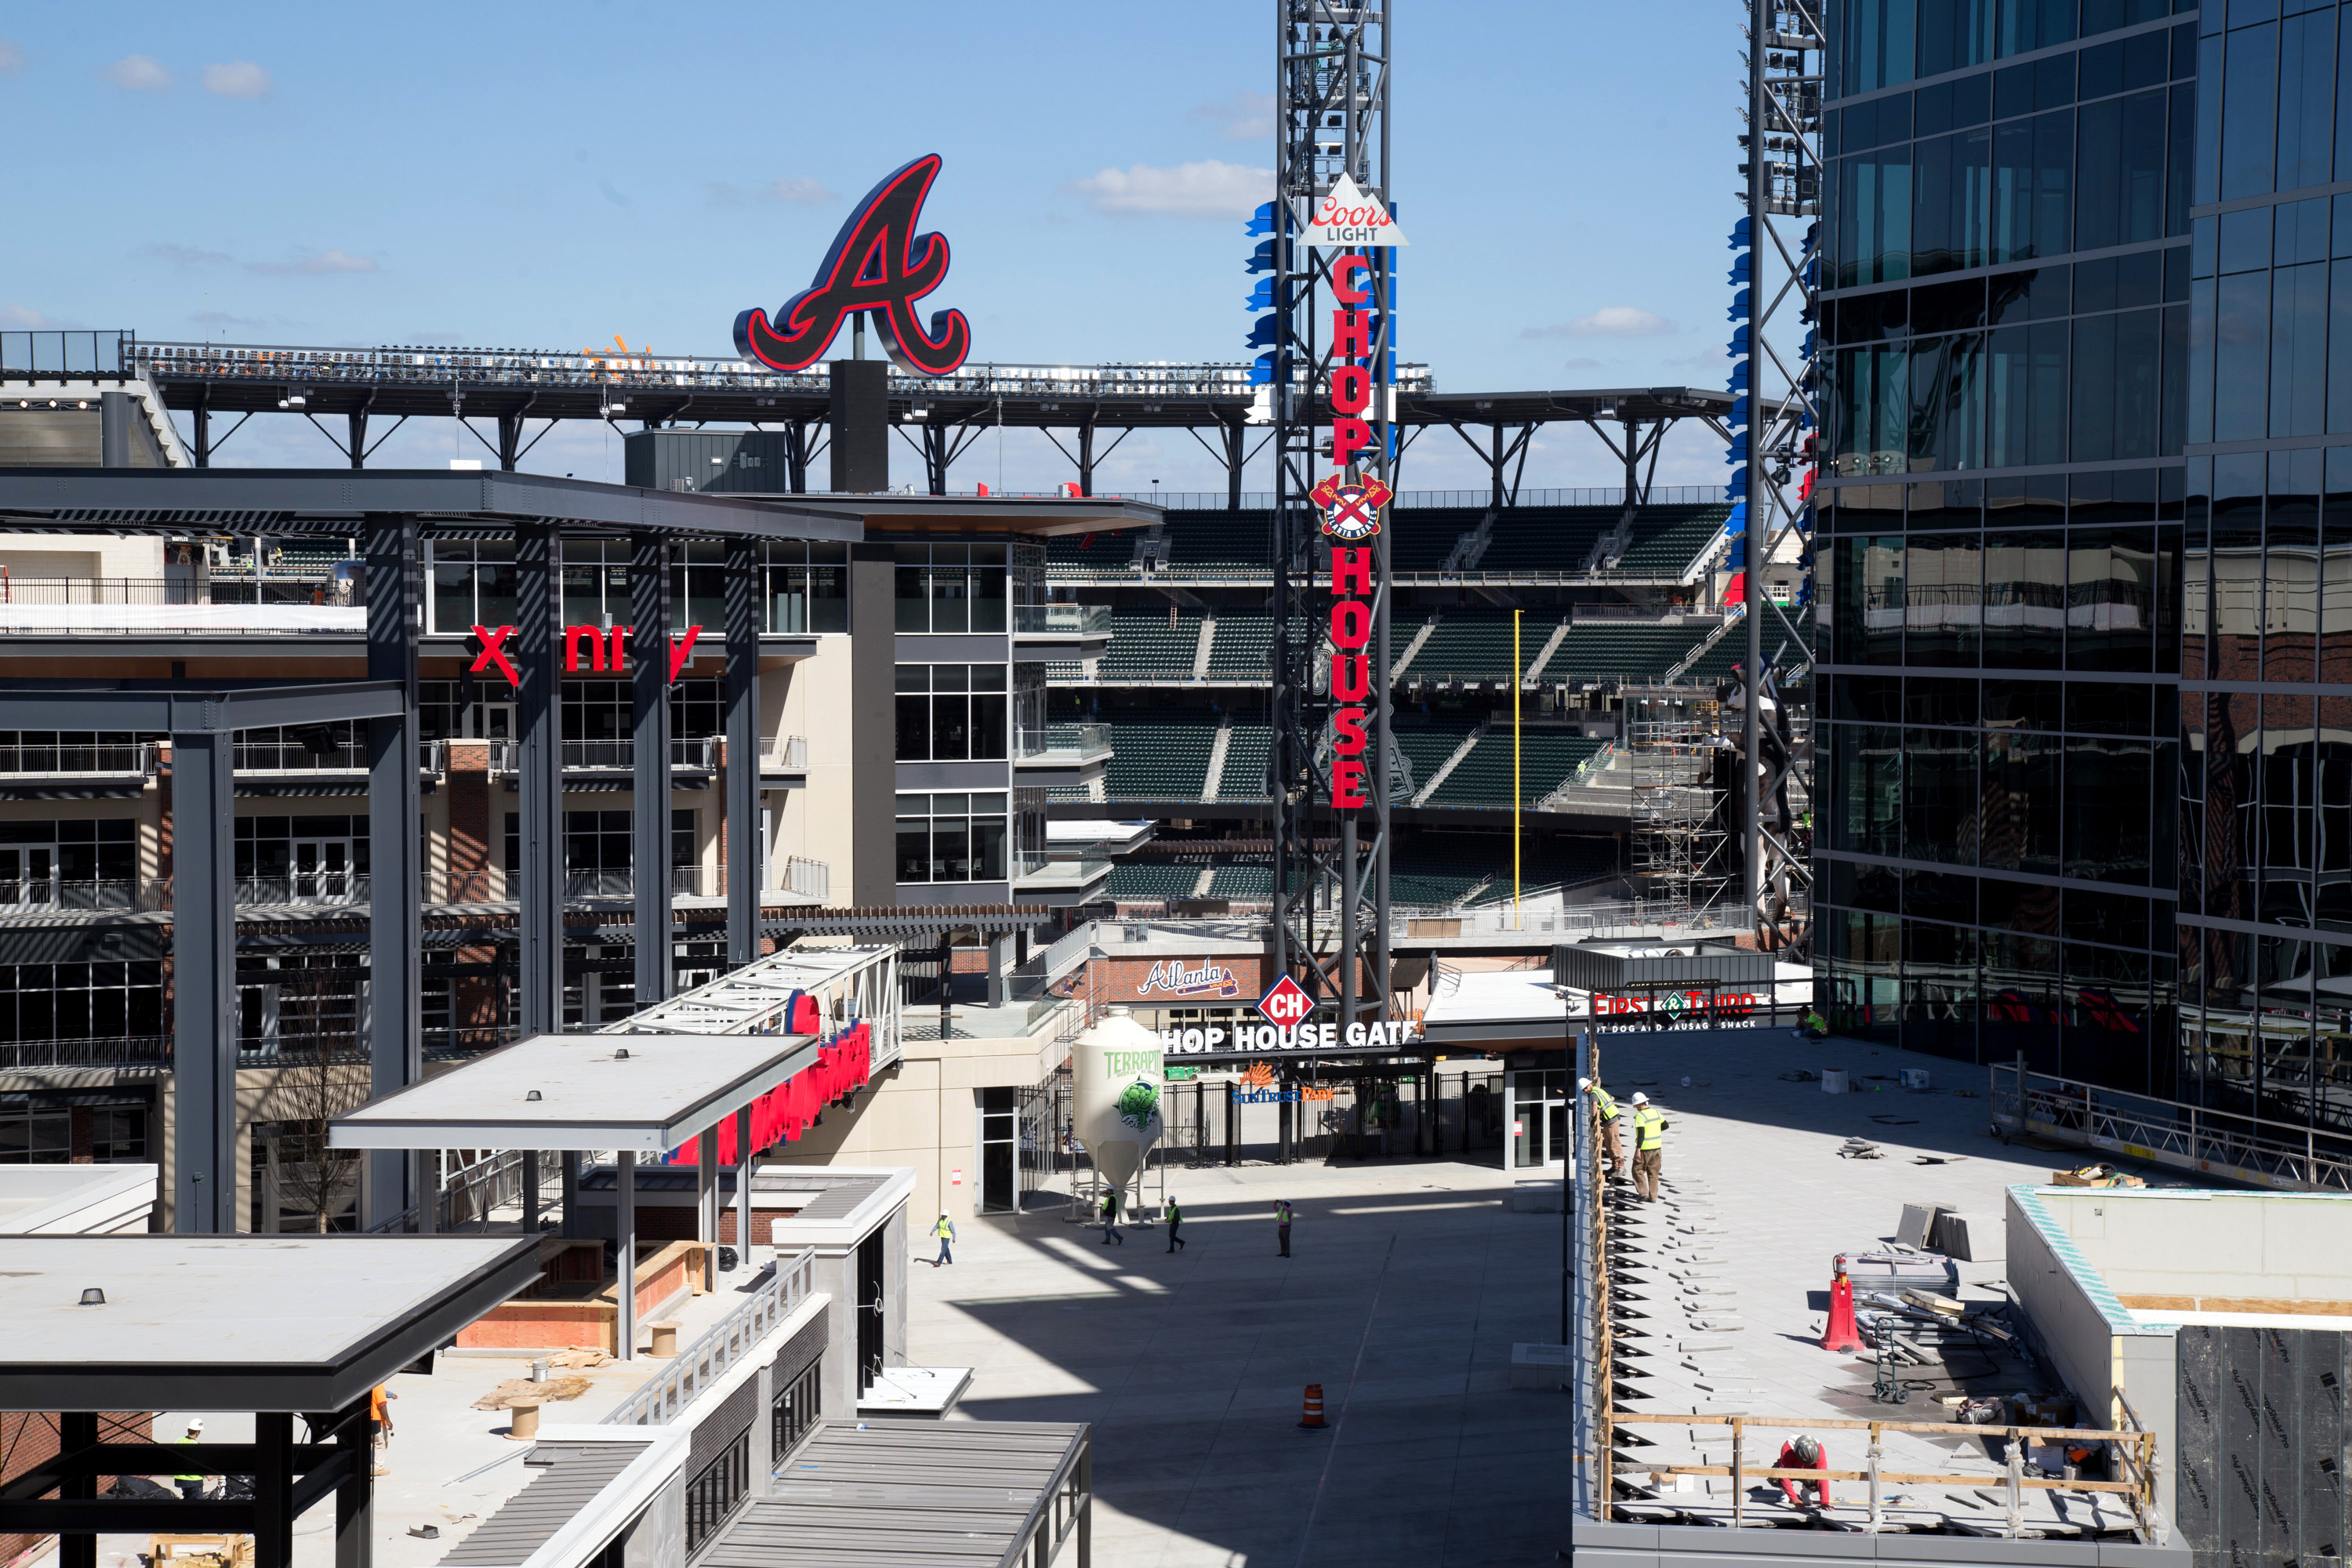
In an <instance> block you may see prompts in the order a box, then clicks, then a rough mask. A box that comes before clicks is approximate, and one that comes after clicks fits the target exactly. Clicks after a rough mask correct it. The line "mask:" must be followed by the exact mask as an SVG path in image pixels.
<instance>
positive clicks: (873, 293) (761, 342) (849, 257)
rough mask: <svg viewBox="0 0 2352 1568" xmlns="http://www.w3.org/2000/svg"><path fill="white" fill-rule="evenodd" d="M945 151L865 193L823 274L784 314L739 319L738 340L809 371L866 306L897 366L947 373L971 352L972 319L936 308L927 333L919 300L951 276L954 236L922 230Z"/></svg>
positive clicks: (758, 353)
mask: <svg viewBox="0 0 2352 1568" xmlns="http://www.w3.org/2000/svg"><path fill="white" fill-rule="evenodd" d="M939 174H940V155H939V154H938V153H931V154H929V156H927V157H922V158H918V159H916V160H915V161H914V162H913V163H909V164H908V165H907V166H906V167H905V168H903V169H900V170H899V171H898V173H897V174H892V175H891V176H890V177H889V178H887V179H886V180H884V181H883V182H882V183H881V184H878V185H877V186H875V187H874V188H873V189H872V190H871V191H869V192H867V193H866V199H865V200H864V201H862V202H860V203H858V204H857V210H856V211H855V212H853V213H851V214H850V216H849V221H848V222H846V223H845V224H843V225H842V226H841V232H840V233H839V234H837V235H835V236H834V238H833V248H832V249H831V250H828V251H826V252H825V256H824V261H823V262H822V263H820V264H819V265H818V267H817V269H816V280H815V281H814V283H812V284H811V285H810V286H809V287H808V288H806V289H802V290H801V291H800V292H799V293H797V294H795V295H793V297H792V299H791V300H788V301H787V302H786V303H785V305H784V308H783V309H782V310H779V311H777V312H776V318H775V321H773V323H771V322H770V321H769V320H768V312H767V311H765V310H756V309H755V310H746V311H744V312H743V313H742V314H741V315H740V316H738V317H736V318H735V347H736V348H737V349H738V350H739V351H740V353H742V355H743V357H744V358H745V359H749V360H757V361H758V362H759V363H761V364H764V365H769V366H772V368H774V369H776V370H783V371H797V370H806V369H807V368H808V367H809V366H810V365H813V364H814V363H816V362H817V361H818V360H820V359H822V358H824V352H825V350H827V349H828V348H830V347H832V346H833V340H834V338H835V335H836V334H837V333H839V332H840V331H841V327H842V323H843V322H845V321H847V320H848V319H849V318H850V317H851V316H853V315H856V313H857V312H858V311H860V310H867V311H871V312H872V313H873V314H874V315H876V316H877V317H879V318H880V320H881V327H882V343H883V346H884V347H885V348H886V349H887V350H888V351H889V354H890V357H891V358H892V359H893V360H895V361H897V362H898V368H900V369H901V370H905V371H908V372H910V373H913V374H921V375H947V374H951V373H952V372H953V371H954V370H955V369H956V367H957V366H959V365H961V364H962V363H963V361H964V356H965V355H966V354H968V353H971V322H970V321H966V320H965V319H964V314H963V312H962V311H961V310H938V311H934V312H933V313H932V315H931V323H930V331H928V332H927V331H924V330H923V325H922V323H921V322H920V321H918V320H916V317H915V301H916V300H919V299H921V298H922V297H923V296H924V295H926V294H928V293H929V292H930V291H931V290H932V289H937V288H938V287H939V286H940V284H941V283H942V282H944V281H946V279H947V275H948V242H947V237H946V236H944V235H939V234H920V235H919V234H917V233H916V232H915V229H916V226H918V225H919V224H920V223H921V222H922V217H923V198H924V197H925V196H926V195H929V194H930V189H931V182H932V181H933V180H935V179H937V178H939Z"/></svg>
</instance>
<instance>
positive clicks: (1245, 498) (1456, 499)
mask: <svg viewBox="0 0 2352 1568" xmlns="http://www.w3.org/2000/svg"><path fill="white" fill-rule="evenodd" d="M1136 499H1137V500H1152V499H1157V500H1158V501H1159V503H1160V505H1161V506H1163V507H1167V508H1170V509H1171V510H1180V509H1181V510H1187V511H1223V510H1225V503H1226V500H1227V498H1226V495H1225V492H1224V491H1223V490H1183V491H1171V492H1169V493H1168V494H1167V495H1164V496H1160V497H1157V498H1151V497H1145V496H1139V497H1137V498H1136ZM1390 504H1391V506H1393V507H1396V508H1399V509H1401V510H1405V511H1411V510H1413V509H1414V508H1416V507H1460V508H1465V509H1466V508H1472V507H1488V506H1492V505H1494V504H1495V492H1494V491H1493V490H1492V489H1475V490H1401V491H1399V492H1398V493H1397V498H1396V500H1394V501H1392V502H1391V503H1390ZM1503 504H1504V507H1505V508H1506V510H1507V509H1509V508H1511V507H1514V506H1517V507H1530V506H1615V507H1622V506H1623V505H1624V504H1625V490H1624V487H1622V485H1621V486H1617V487H1614V488H1605V489H1540V490H1528V489H1523V490H1521V491H1519V493H1518V496H1517V499H1516V500H1513V499H1512V498H1511V497H1510V496H1509V494H1508V493H1507V492H1506V494H1505V496H1504V501H1503ZM1638 504H1640V505H1643V506H1709V505H1721V504H1723V487H1722V486H1721V485H1654V486H1652V487H1651V489H1650V493H1649V498H1648V499H1647V500H1643V501H1642V502H1640V503H1638ZM1273 506H1274V492H1273V491H1271V490H1244V491H1243V492H1242V510H1244V511H1267V510H1272V509H1273Z"/></svg>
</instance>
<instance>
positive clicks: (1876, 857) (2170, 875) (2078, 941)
mask: <svg viewBox="0 0 2352 1568" xmlns="http://www.w3.org/2000/svg"><path fill="white" fill-rule="evenodd" d="M2275 4H2276V0H2273V6H2275ZM2328 15H2329V17H2330V23H2329V25H2330V26H2332V25H2333V20H2332V18H2333V13H2332V11H2331V12H2330V13H2328ZM1827 26H1828V27H1829V33H1830V37H1829V40H1828V41H1829V44H1830V49H1829V52H1828V77H1829V80H1828V83H1827V88H1826V94H1827V100H1828V102H1827V108H1828V114H1827V123H1826V127H1825V134H1824V142H1825V146H1824V154H1825V156H1826V158H1827V159H1828V161H1829V171H1828V177H1827V178H1826V179H1825V180H1824V182H1823V184H1824V212H1823V216H1822V231H1821V241H1822V245H1821V248H1822V257H1823V262H1822V265H1823V273H1822V312H1821V320H1820V321H1819V322H1818V324H1817V328H1818V331H1820V332H1821V334H1822V343H1823V352H1822V356H1821V359H1822V364H1823V366H1824V374H1823V383H1822V388H1821V392H1822V415H1823V426H1824V447H1823V451H1822V464H1821V475H1822V479H1821V485H1822V492H1823V494H1822V506H1821V520H1822V530H1823V538H1822V549H1821V551H1820V557H1821V561H1822V583H1821V584H1820V590H1819V598H1818V601H1817V603H1818V605H1819V624H1820V637H1819V647H1818V650H1817V651H1818V653H1819V655H1820V657H1821V660H1822V664H1821V671H1822V681H1821V689H1820V695H1819V697H1818V699H1817V701H1818V704H1819V706H1818V709H1817V721H1818V722H1817V727H1816V740H1817V744H1818V752H1817V758H1818V762H1817V766H1816V770H1815V780H1816V787H1817V789H1818V791H1819V799H1818V802H1817V806H1818V809H1819V812H1820V821H1819V824H1818V831H1817V833H1816V836H1815V845H1816V855H1817V860H1816V866H1817V869H1818V873H1819V876H1818V880H1817V887H1816V905H1817V911H1818V927H1817V929H1818V942H1817V944H1816V952H1817V953H1818V955H1819V958H1818V966H1819V981H1820V994H1821V995H1822V997H1824V998H1825V999H1826V1000H1827V1002H1828V1006H1827V1009H1826V1011H1827V1012H1828V1013H1829V1014H1830V1016H1831V1020H1832V1026H1833V1027H1834V1028H1836V1029H1837V1030H1838V1031H1839V1032H1841V1033H1843V1034H1846V1035H1850V1036H1857V1037H1863V1038H1866V1039H1874V1040H1884V1041H1887V1042H1890V1043H1900V1044H1901V1045H1903V1046H1905V1047H1909V1048H1912V1049H1916V1050H1925V1051H1929V1052H1933V1053H1936V1054H1937V1055H1941V1056H1946V1057H1951V1058H1957V1059H1959V1060H1962V1061H1969V1062H1988V1061H2008V1060H2012V1059H2014V1058H2019V1057H2023V1058H2026V1059H2027V1060H2028V1062H2029V1063H2030V1065H2031V1066H2032V1067H2033V1068H2035V1069H2036V1070H2039V1071H2043V1072H2053V1071H2054V1072H2063V1073H2064V1074H2067V1075H2069V1076H2073V1077H2079V1078H2086V1079H2095V1080H2096V1081H2099V1082H2102V1083H2105V1084H2109V1085H2113V1086H2115V1087H2118V1088H2126V1089H2143V1090H2153V1091H2155V1092H2158V1093H2168V1092H2171V1091H2173V1090H2174V1089H2176V1088H2177V1087H2178V1085H2179V1079H2180V1076H2181V1075H2180V1061H2181V1057H2180V1053H2179V1050H2178V1049H2177V1048H2176V1047H2175V1046H2174V1045H2173V1043H2172V1042H2173V1041H2174V1040H2175V1039H2177V1038H2178V1037H2179V1033H2180V1030H2181V1024H2180V1010H2179V1009H2180V1000H2181V997H2182V995H2183V991H2182V987H2183V985H2184V984H2189V986H2190V990H2191V992H2192V993H2193V992H2194V990H2195V983H2192V982H2184V980H2183V978H2182V976H2181V974H2180V973H2179V962H2180V956H2181V952H2182V950H2181V948H2180V946H2179V941H2178V939H2177V937H2176V934H2175V932H2176V921H2175V910H2176V900H2175V889H2176V881H2177V876H2176V871H2175V863H2176V859H2177V858H2179V849H2178V848H2177V847H2176V839H2177V837H2178V835H2177V831H2176V826H2175V824H2176V821H2177V820H2178V818H2179V809H2178V803H2177V796H2178V781H2179V779H2180V777H2181V776H2182V772H2183V770H2182V762H2181V757H2180V749H2181V745H2182V741H2181V725H2180V722H2179V715H2180V697H2179V692H2180V685H2179V681H2180V676H2181V671H2182V669H2183V668H2184V664H2183V661H2184V646H2185V645H2184V642H2183V633H2184V629H2185V628H2184V622H2183V616H2182V611H2181V608H2180V606H2181V604H2182V593H2183V584H2184V581H2185V576H2184V574H2185V573H2188V572H2191V571H2201V570H2202V568H2201V566H2200V567H2193V568H2192V567H2189V565H2188V564H2187V560H2188V558H2187V557H2185V556H2184V545H2183V538H2184V530H2185V529H2186V528H2187V527H2188V526H2189V519H2190V516H2191V513H2192V508H2191V505H2190V492H2191V490H2192V489H2195V488H2196V487H2194V486H2192V485H2191V484H2190V483H2189V468H2188V463H2187V454H2188V453H2189V451H2190V450H2192V449H2194V450H2198V451H2205V450H2210V447H2206V446H2204V445H2203V443H2205V442H2206V441H2207V440H2208V439H2209V438H2210V436H2209V433H2205V432H2202V431H2200V430H2198V429H2195V428H2192V426H2194V425H2195V422H2196V421H2197V420H2199V419H2205V420H2207V421H2209V422H2210V419H2211V415H2212V407H2213V399H2212V398H2210V397H2208V398H2206V399H2203V400H2200V398H2198V397H2197V396H2195V395H2192V390H2191V389H2192V387H2193V386H2194V385H2195V384H2196V380H2197V375H2198V374H2199V366H2200V364H2202V365H2204V366H2205V369H2204V372H2203V374H2204V375H2205V379H2206V384H2208V385H2210V384H2211V383H2212V380H2213V371H2212V368H2211V363H2210V353H2208V352H2207V351H2201V350H2200V349H2199V348H2198V347H2197V346H2196V345H2195V343H2194V342H2192V339H2193V337H2194V335H2195V329H2194V328H2193V327H2192V321H2191V316H2192V312H2193V311H2194V310H2196V308H2197V307H2196V303H2195V301H2196V300H2198V299H2199V298H2200V297H2201V298H2204V299H2206V300H2207V301H2208V302H2207V305H2206V307H2205V309H2206V311H2207V314H2206V316H2205V317H2204V318H2203V320H2204V321H2208V322H2210V321H2213V320H2214V317H2213V314H2212V312H2213V310H2214V307H2213V306H2212V304H2211V302H2210V297H2211V291H2212V288H2213V285H2212V283H2211V281H2210V279H2204V278H2203V277H2202V276H2201V275H2200V272H2199V269H2198V266H2197V264H2196V262H2195V260H2194V258H2192V254H2191V252H2192V247H2191V244H2190V236H2191V232H2192V205H2191V204H2192V201H2207V200H2210V199H2212V198H2211V196H2210V195H2207V194H2203V193H2201V192H2199V191H2196V190H2194V189H2193V187H2194V186H2195V185H2196V184H2197V182H2198V181H2200V180H2205V181H2207V182H2209V183H2210V179H2211V177H2212V176H2211V175H2210V174H2205V173H2200V171H2201V170H2204V169H2209V168H2210V154H2208V155H2207V161H2206V163H2201V164H2200V162H2199V158H2200V148H2199V143H2198V142H2197V127H2198V120H2197V114H2198V103H2199V94H2198V91H2197V84H2198V81H2199V79H2200V76H2203V77H2207V78H2210V73H2211V72H2212V71H2213V70H2215V69H2217V68H2219V67H2218V66H2217V65H2215V64H2214V63H2212V62H2213V61H2214V60H2215V59H2217V58H2218V56H2216V55H2215V54H2214V50H2215V49H2216V48H2217V47H2219V46H2220V42H2221V41H2220V40H2219V39H2218V38H2215V37H2204V38H2200V15H2199V13H2198V11H2197V10H2195V9H2194V8H2183V9H2179V10H2176V9H2175V8H2174V7H2173V5H2171V4H2169V0H1839V3H1837V4H1834V5H1832V6H1831V8H1830V13H1829V16H1828V19H1827ZM2268 26H2271V28H2272V30H2273V33H2275V32H2276V30H2277V27H2278V23H2277V20H2276V18H2275V17H2274V16H2273V19H2272V21H2271V22H2270V23H2269V24H2268ZM2275 48H2276V45H2275V43H2273V50H2274V51H2275ZM2320 52H2321V54H2322V55H2324V57H2325V58H2326V61H2327V62H2328V63H2327V66H2326V71H2327V72H2328V73H2329V74H2327V75H2326V79H2325V80H2326V83H2332V81H2333V79H2334V78H2333V75H2332V73H2333V71H2334V63H2333V62H2334V60H2335V58H2336V57H2335V52H2334V48H2333V46H2332V44H2331V45H2330V46H2329V47H2326V48H2325V49H2323V50H2322V51H2320ZM2263 70H2264V71H2267V72H2269V73H2270V76H2269V79H2276V76H2277V72H2276V70H2275V54H2274V55H2273V65H2271V66H2267V67H2264V68H2263ZM2323 85H2324V84H2323ZM2250 90H2251V89H2250ZM2248 156H2249V158H2251V156H2252V155H2251V154H2248ZM2265 168H2267V165H2265ZM2265 177H2267V175H2265ZM2263 188H2264V189H2265V190H2267V189H2268V186H2267V185H2265V186H2264V187H2263ZM2260 199H2261V200H2262V201H2263V202H2267V201H2269V200H2270V199H2271V198H2270V197H2269V196H2267V195H2265V196H2263V197H2261V198H2260ZM2298 234H2299V231H2298ZM2210 253H2211V247H2210V245H2208V246H2207V247H2206V248H2205V249H2204V250H2202V251H2200V252H2198V254H2200V255H2205V256H2208V257H2209V258H2210ZM2299 254H2300V252H2298V255H2299ZM2205 270H2206V272H2208V273H2210V271H2211V270H2212V268H2211V266H2210V260H2209V263H2208V265H2207V266H2206V268H2205ZM2323 270H2324V268H2323ZM2247 287H2249V288H2251V287H2252V285H2248V286H2247ZM2283 287H2284V285H2283ZM2322 287H2323V288H2324V285H2322ZM2200 288H2202V289H2205V290H2206V294H2205V295H2204V296H2200V295H2199V294H2198V292H2197V291H2198V289H2200ZM2242 291H2243V290H2242ZM2268 298H2269V296H2267V295H2264V296H2263V299H2265V300H2267V299H2268ZM2298 299H2299V297H2298ZM2298 308H2300V306H2299V305H2298ZM2208 332H2209V335H2210V328H2209V329H2208ZM2263 342H2268V339H2267V338H2264V339H2263ZM2261 352H2262V350H2261V348H2260V347H2259V346H2258V347H2257V349H2256V350H2255V353H2257V354H2259V353H2261ZM2200 353H2201V354H2203V355H2204V357H2203V358H2200ZM2251 374H2252V379H2253V381H2254V382H2255V383H2262V382H2263V374H2264V373H2263V371H2262V370H2261V369H2259V368H2257V369H2256V370H2255V371H2253V372H2252V373H2251ZM2241 379H2243V378H2241ZM2298 384H2299V383H2298ZM2238 395H2241V394H2239V393H2238V392H2237V391H2235V390H2225V391H2223V392H2222V393H2221V394H2219V396H2220V397H2221V398H2223V399H2228V398H2233V397H2236V396H2238ZM2255 395H2256V397H2257V399H2258V401H2259V398H2260V391H2259V388H2258V389H2257V391H2256V394H2255ZM2256 424H2257V426H2259V425H2260V416H2256ZM2254 434H2255V435H2261V434H2262V431H2261V430H2260V429H2259V428H2258V429H2257V430H2256V431H2255V432H2254ZM2191 442H2195V443H2198V445H2197V446H2196V447H2193V448H2192V447H2191V446H2190V443H2191ZM2256 489H2257V492H2259V489H2260V487H2259V485H2257V487H2256ZM2199 494H2200V496H2201V494H2202V491H2201V490H2200V491H2199ZM2261 504H2262V503H2261V501H2260V500H2259V499H2257V500H2256V501H2255V503H2254V510H2255V511H2256V513H2257V514H2259V512H2260V510H2261ZM2195 515H2196V516H2197V518H2198V520H2199V521H2200V526H2201V522H2202V517H2203V511H2202V506H2201V502H2200V504H2199V506H2198V507H2197V508H2196V509H2195ZM2253 526H2254V528H2255V529H2256V531H2257V532H2256V535H2255V537H2256V539H2257V543H2256V544H2255V546H2254V548H2255V549H2257V550H2259V549H2260V548H2261V546H2260V543H2259V538H2260V535H2259V530H2260V527H2261V523H2260V521H2256V522H2255V523H2254V524H2253ZM2253 570H2254V572H2255V574H2256V575H2257V577H2259V574H2260V568H2259V567H2255V568H2253ZM2201 625H2202V623H2201V622H2200V623H2199V626H2200V633H2201ZM2306 640H2308V639H2306ZM2308 657H2309V656H2308V655H2306V665H2307V662H2308ZM2200 668H2201V666H2200ZM2305 679H2307V677H2306V678H2305ZM2306 707H2307V703H2306ZM2309 722H2310V721H2309V719H2308V718H2307V717H2306V719H2305V731H2306V733H2305V734H2304V735H2303V736H2302V739H2303V741H2304V742H2305V743H2307V742H2308V741H2309V736H2308V733H2307V731H2308V727H2309ZM2233 744H2234V745H2238V746H2242V745H2243V742H2242V741H2238V742H2233ZM2200 754H2201V753H2200ZM2248 776H2249V777H2251V776H2252V775H2248ZM2237 787H2239V788H2240V789H2247V788H2251V787H2252V786H2251V785H2250V784H2241V785H2239V786H2237Z"/></svg>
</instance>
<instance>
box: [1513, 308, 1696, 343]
mask: <svg viewBox="0 0 2352 1568" xmlns="http://www.w3.org/2000/svg"><path fill="white" fill-rule="evenodd" d="M1681 330H1682V329H1681V328H1679V327H1677V326H1675V324H1674V322H1672V321H1668V320H1666V318H1665V317H1664V316H1661V315H1659V314H1658V313H1657V312H1656V311H1654V310H1642V309H1640V308H1638V307H1636V306H1633V305H1603V306H1602V307H1601V309H1599V310H1595V311H1593V312H1592V314H1591V315H1589V316H1579V317H1577V318H1576V320H1574V321H1562V322H1559V323H1557V324H1555V325H1552V326H1549V327H1527V328H1523V329H1521V331H1520V332H1519V336H1521V337H1523V338H1659V337H1664V336H1665V335H1666V334H1667V333H1669V332H1677V331H1681Z"/></svg>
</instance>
